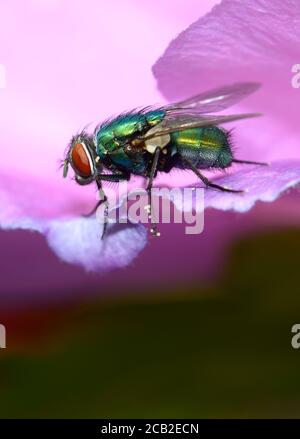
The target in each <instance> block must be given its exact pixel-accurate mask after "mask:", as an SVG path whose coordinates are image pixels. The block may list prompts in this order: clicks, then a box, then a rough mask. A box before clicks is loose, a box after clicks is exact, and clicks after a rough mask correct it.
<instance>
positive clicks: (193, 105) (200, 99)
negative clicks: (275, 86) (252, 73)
mask: <svg viewBox="0 0 300 439" xmlns="http://www.w3.org/2000/svg"><path fill="white" fill-rule="evenodd" d="M259 87H260V84H258V83H256V82H237V83H235V84H231V85H225V86H223V87H220V88H215V89H213V90H209V91H207V92H204V93H201V94H199V95H196V96H193V97H191V98H189V99H186V100H184V101H181V102H177V103H175V104H171V105H169V106H167V107H165V110H166V111H167V112H185V111H188V112H192V113H199V114H205V113H217V112H219V111H222V110H225V109H226V108H229V107H231V106H232V105H234V104H237V103H238V102H240V101H241V100H242V99H244V98H245V97H246V96H248V95H250V94H251V93H254V92H255V91H256V90H257V89H258V88H259Z"/></svg>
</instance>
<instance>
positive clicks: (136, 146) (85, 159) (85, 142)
mask: <svg viewBox="0 0 300 439" xmlns="http://www.w3.org/2000/svg"><path fill="white" fill-rule="evenodd" d="M258 87H259V84H257V83H235V84H232V85H229V86H224V87H220V88H217V89H213V90H210V91H208V92H204V93H201V94H198V95H196V96H194V97H192V98H189V99H186V100H184V101H181V102H177V103H174V104H170V105H166V106H164V107H160V108H154V107H147V108H144V109H141V110H133V111H130V112H127V113H124V114H121V115H119V116H117V117H115V118H113V119H110V120H107V121H105V122H103V123H101V124H99V125H98V126H97V127H96V128H95V130H94V133H93V135H89V134H88V133H87V132H86V131H85V130H83V131H82V132H81V133H79V134H77V135H75V136H73V137H72V139H71V141H70V144H69V146H68V150H67V155H66V157H65V160H64V177H66V176H67V173H68V166H69V164H70V165H71V166H72V168H73V170H74V172H75V180H76V182H77V183H78V184H80V185H86V184H89V183H91V182H95V183H96V184H97V187H98V190H99V196H100V197H99V198H100V200H99V202H98V203H97V205H96V206H95V208H94V209H93V211H92V212H90V214H89V215H92V214H93V213H95V212H96V209H97V208H98V206H99V205H100V204H102V203H105V204H106V206H105V217H107V213H108V201H107V197H106V196H105V193H104V190H103V187H102V182H103V181H111V182H119V181H122V180H129V179H130V176H131V175H132V174H133V175H139V176H143V177H144V178H146V179H147V180H148V181H147V193H148V197H149V205H148V212H149V217H151V189H152V185H153V181H154V179H155V177H156V175H157V172H158V171H160V172H170V171H171V169H173V168H180V169H187V170H191V171H192V172H194V173H195V174H196V175H197V177H198V178H199V179H200V180H201V181H202V182H203V183H204V185H205V186H206V187H211V188H214V189H217V190H220V191H224V192H233V193H241V192H243V190H241V189H231V188H228V187H225V186H220V185H218V184H216V183H214V182H212V181H210V180H209V179H208V178H207V177H205V176H204V175H203V174H202V172H201V170H202V169H211V168H218V169H225V168H228V167H229V166H230V165H231V164H232V163H241V164H256V165H265V163H260V162H252V161H248V160H238V159H236V158H234V156H233V152H232V145H231V141H230V133H229V131H226V130H225V129H224V128H222V127H220V125H221V124H224V123H227V122H233V121H236V120H239V119H245V118H251V117H256V116H259V114H257V113H248V114H235V115H219V116H216V115H210V113H216V112H219V111H222V110H225V109H226V108H229V107H230V106H231V105H234V104H236V103H238V102H239V101H240V100H242V99H243V98H245V97H246V96H248V95H249V94H251V93H253V92H254V91H256V90H257V89H258ZM105 229H106V221H105V223H104V228H103V236H104V233H105ZM151 232H152V234H153V235H159V233H158V232H157V229H156V225H155V224H154V223H153V221H152V224H151Z"/></svg>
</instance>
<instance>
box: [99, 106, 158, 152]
mask: <svg viewBox="0 0 300 439" xmlns="http://www.w3.org/2000/svg"><path fill="white" fill-rule="evenodd" d="M164 116H165V111H163V110H151V111H145V112H136V113H129V114H124V115H120V116H118V117H117V118H115V119H113V120H111V121H110V122H107V123H105V124H103V125H101V126H100V127H99V128H98V129H97V130H96V132H95V136H94V143H95V146H96V150H97V154H98V155H99V156H100V157H101V158H102V159H104V158H105V156H107V155H108V154H109V155H111V154H113V153H114V152H115V151H116V150H119V149H120V148H123V147H124V148H125V145H127V146H128V145H129V147H130V146H133V143H132V145H131V142H134V139H135V137H138V136H139V135H140V134H141V133H144V132H146V131H147V130H148V129H150V130H151V129H152V127H155V126H156V125H157V124H159V122H161V120H162V119H163V118H164ZM147 132H148V131H147ZM125 152H126V149H125Z"/></svg>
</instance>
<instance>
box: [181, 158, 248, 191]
mask: <svg viewBox="0 0 300 439" xmlns="http://www.w3.org/2000/svg"><path fill="white" fill-rule="evenodd" d="M183 161H184V162H185V163H186V164H187V166H188V167H189V168H190V169H191V170H192V171H193V172H194V174H196V175H197V177H199V178H200V180H201V181H203V183H204V184H205V185H206V186H207V187H211V188H214V189H218V190H219V191H222V192H231V193H235V194H240V193H242V192H244V191H243V190H241V189H230V188H228V187H226V186H220V185H219V184H216V183H213V182H212V181H210V180H209V179H208V178H207V177H205V175H203V174H201V172H200V171H199V170H198V169H197V168H196V166H195V165H194V164H193V163H192V162H191V161H190V160H188V159H183Z"/></svg>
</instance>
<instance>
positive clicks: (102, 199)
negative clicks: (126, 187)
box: [82, 174, 129, 239]
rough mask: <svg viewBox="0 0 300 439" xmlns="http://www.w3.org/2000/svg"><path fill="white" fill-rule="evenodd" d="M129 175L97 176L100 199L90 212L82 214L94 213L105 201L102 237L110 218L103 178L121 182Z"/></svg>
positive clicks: (87, 215) (85, 215)
mask: <svg viewBox="0 0 300 439" xmlns="http://www.w3.org/2000/svg"><path fill="white" fill-rule="evenodd" d="M128 179H129V176H128V175H127V174H98V175H97V178H96V184H97V187H98V191H99V198H100V199H99V201H98V202H97V204H96V206H95V207H94V208H93V209H92V210H91V212H89V213H88V214H84V215H82V216H83V217H89V216H92V215H94V214H95V213H96V212H97V209H98V207H99V206H101V205H102V204H103V203H105V207H104V223H103V232H102V236H101V239H103V238H104V236H105V233H106V229H107V220H108V199H107V196H106V195H105V192H104V190H103V188H102V184H101V180H103V181H112V182H119V181H122V180H128Z"/></svg>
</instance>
